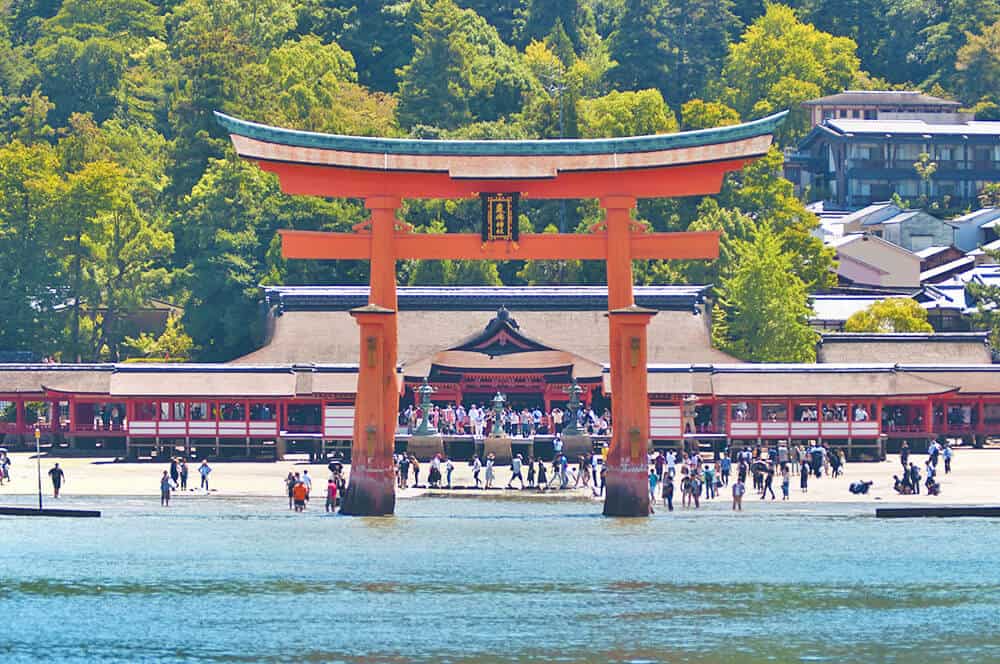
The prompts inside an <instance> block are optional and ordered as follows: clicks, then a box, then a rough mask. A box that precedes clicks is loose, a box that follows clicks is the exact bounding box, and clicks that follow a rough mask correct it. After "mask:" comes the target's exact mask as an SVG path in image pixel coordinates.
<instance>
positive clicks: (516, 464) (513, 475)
mask: <svg viewBox="0 0 1000 664" xmlns="http://www.w3.org/2000/svg"><path fill="white" fill-rule="evenodd" d="M522 465H524V464H523V462H522V461H521V455H520V454H518V455H517V456H515V457H514V458H513V459H511V460H510V482H507V488H508V489H513V488H514V480H517V481H518V482H520V483H521V490H522V491H523V490H524V478H523V477H522V476H521V466H522Z"/></svg>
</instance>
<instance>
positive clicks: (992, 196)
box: [979, 182, 1000, 207]
mask: <svg viewBox="0 0 1000 664" xmlns="http://www.w3.org/2000/svg"><path fill="white" fill-rule="evenodd" d="M979 204H980V205H982V206H983V207H1000V182H990V183H989V184H986V185H984V186H983V190H982V191H980V192H979Z"/></svg>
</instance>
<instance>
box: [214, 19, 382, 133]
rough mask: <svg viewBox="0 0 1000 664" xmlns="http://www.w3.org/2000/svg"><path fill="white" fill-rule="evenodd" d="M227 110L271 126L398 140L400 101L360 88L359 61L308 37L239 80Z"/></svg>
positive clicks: (279, 51)
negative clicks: (396, 112) (358, 80)
mask: <svg viewBox="0 0 1000 664" xmlns="http://www.w3.org/2000/svg"><path fill="white" fill-rule="evenodd" d="M236 90H237V95H236V98H235V99H234V100H233V101H231V102H230V103H229V104H228V105H227V110H232V112H234V113H236V114H237V115H241V116H244V117H250V118H260V119H265V118H266V121H267V122H268V123H270V124H275V125H280V126H285V127H295V128H296V129H302V130H308V131H320V132H328V133H335V134H349V135H355V136H358V135H360V136H393V135H396V134H398V133H399V130H398V128H397V127H396V121H395V115H394V112H395V107H396V104H395V99H394V98H393V97H390V96H388V95H385V94H381V93H376V94H371V93H369V92H368V91H367V90H365V89H364V88H363V87H361V86H360V85H358V84H357V73H356V72H355V69H354V58H353V57H351V54H350V53H348V52H347V51H345V50H343V49H342V48H340V47H339V46H338V45H337V44H332V43H331V44H324V43H322V42H321V41H320V39H319V38H318V37H315V36H312V35H308V36H305V37H302V38H301V39H298V40H289V41H286V42H285V43H284V44H282V45H281V46H279V47H278V48H276V49H274V50H272V51H271V52H270V53H269V54H268V55H267V58H266V60H264V61H263V62H260V63H256V62H255V63H250V64H248V65H245V66H244V67H242V68H241V69H240V71H239V73H238V74H237V82H236Z"/></svg>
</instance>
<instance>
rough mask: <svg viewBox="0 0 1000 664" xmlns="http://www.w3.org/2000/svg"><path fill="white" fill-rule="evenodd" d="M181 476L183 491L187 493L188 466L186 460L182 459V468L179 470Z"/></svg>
mask: <svg viewBox="0 0 1000 664" xmlns="http://www.w3.org/2000/svg"><path fill="white" fill-rule="evenodd" d="M177 470H178V472H179V473H180V476H181V491H187V488H188V465H187V462H186V461H185V460H184V459H181V463H180V468H178V469H177Z"/></svg>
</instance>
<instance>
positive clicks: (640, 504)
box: [604, 465, 649, 516]
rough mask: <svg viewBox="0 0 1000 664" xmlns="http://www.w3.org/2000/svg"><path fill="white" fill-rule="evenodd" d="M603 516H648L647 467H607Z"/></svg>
mask: <svg viewBox="0 0 1000 664" xmlns="http://www.w3.org/2000/svg"><path fill="white" fill-rule="evenodd" d="M604 516H649V469H648V468H646V466H645V465H640V466H635V467H628V468H608V474H607V476H606V482H605V486H604Z"/></svg>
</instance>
